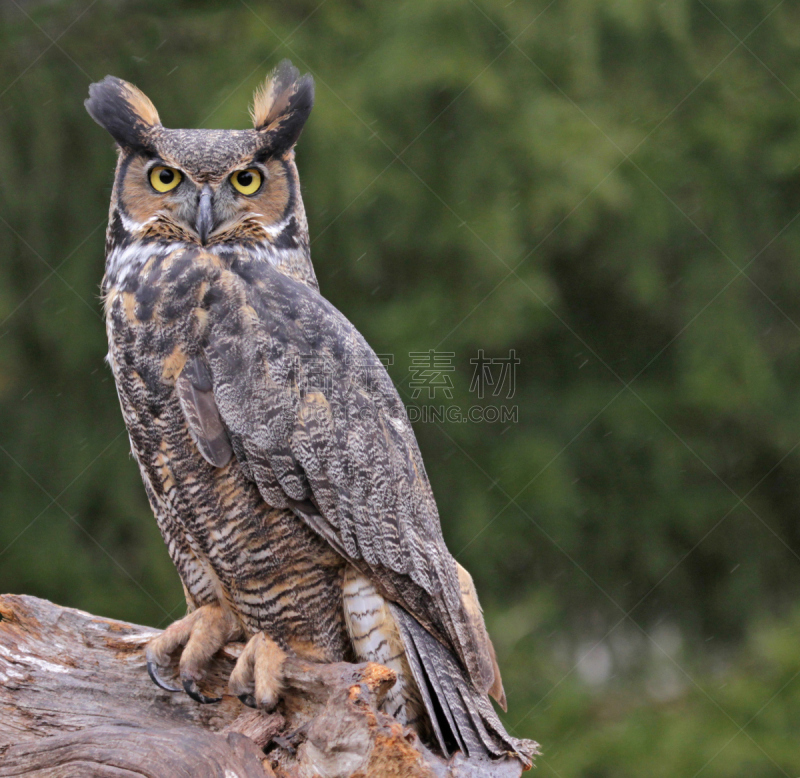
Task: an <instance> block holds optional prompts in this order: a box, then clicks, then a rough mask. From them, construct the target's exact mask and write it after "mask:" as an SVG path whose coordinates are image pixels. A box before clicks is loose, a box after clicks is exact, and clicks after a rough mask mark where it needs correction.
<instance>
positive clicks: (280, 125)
mask: <svg viewBox="0 0 800 778" xmlns="http://www.w3.org/2000/svg"><path fill="white" fill-rule="evenodd" d="M313 105H314V79H313V78H312V77H311V76H310V75H309V74H306V75H305V76H302V77H301V76H300V71H299V70H298V69H297V68H296V67H294V65H292V63H291V62H289V60H288V59H285V60H283V61H282V62H281V63H280V64H279V65H278V67H276V68H275V70H273V71H272V73H270V74H269V75H268V76H267V79H266V81H265V82H264V84H263V85H262V86H261V87H259V88H258V89H257V90H256V93H255V95H254V96H253V107H252V108H251V109H250V115H251V116H252V117H253V125H254V126H255V128H256V129H257V130H258V131H259V132H262V133H263V134H264V140H265V143H264V148H265V151H267V153H269V154H282V153H284V152H286V151H288V150H289V149H290V148H291V147H292V146H294V144H295V143H297V139H298V138H299V137H300V133H301V132H302V131H303V126H304V125H305V123H306V120H307V119H308V116H309V114H310V113H311V108H312V106H313Z"/></svg>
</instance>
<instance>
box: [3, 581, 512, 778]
mask: <svg viewBox="0 0 800 778" xmlns="http://www.w3.org/2000/svg"><path fill="white" fill-rule="evenodd" d="M157 634H159V630H155V629H151V628H147V627H141V626H137V625H135V624H128V623H125V622H121V621H114V620H111V619H104V618H101V617H98V616H92V615H91V614H89V613H84V612H83V611H78V610H74V609H72V608H62V607H60V606H57V605H54V604H52V603H50V602H47V601H46V600H40V599H37V598H35V597H26V596H15V595H4V596H0V778H5V776H26V778H30V777H32V776H36V777H37V778H38V777H39V776H42V777H43V776H54V777H55V778H66V777H67V776H68V777H69V778H72V777H73V776H92V775H97V776H109V777H110V776H115V778H118V777H123V776H124V777H125V778H127V777H128V776H131V777H133V776H146V777H147V778H161V777H162V776H163V777H164V778H167V777H169V778H175V777H176V776H178V777H179V778H183V776H186V778H212V777H213V778H272V777H273V776H277V778H305V777H306V776H312V775H315V776H323V778H350V777H351V776H359V778H361V777H362V776H363V777H364V778H367V777H368V776H376V777H377V776H381V777H382V776H412V777H414V778H417V777H418V778H423V777H425V778H427V777H428V776H435V777H436V778H457V777H458V778H479V777H483V776H487V777H488V776H491V777H492V778H512V777H513V778H517V777H518V776H519V775H520V773H521V771H522V766H521V764H520V763H519V762H517V761H515V760H508V761H503V762H474V761H469V762H468V761H466V760H465V759H464V758H463V757H462V755H461V754H456V755H455V756H454V757H453V758H452V759H451V760H449V761H445V760H444V759H442V758H441V757H439V756H437V755H436V754H434V753H432V752H431V751H430V750H429V749H427V748H426V747H425V745H424V744H423V743H421V742H420V740H419V739H418V737H417V736H416V734H415V733H414V732H413V731H412V730H410V729H408V728H406V727H403V726H402V725H401V724H400V723H399V722H397V721H396V720H394V719H392V718H391V717H389V716H387V715H385V714H384V713H381V712H380V711H379V710H378V705H379V703H380V701H381V699H382V698H383V696H384V695H385V693H386V691H387V690H388V689H389V688H390V687H391V685H392V684H393V683H394V673H393V672H392V671H391V670H389V669H388V668H386V667H383V666H382V665H376V664H373V663H366V664H358V665H355V664H348V663H338V664H317V663H314V662H306V661H303V660H300V659H298V658H295V657H290V658H289V659H288V660H287V662H286V666H285V668H284V670H285V694H284V696H283V699H282V701H281V703H280V705H279V707H278V710H277V711H276V712H273V713H265V712H262V711H254V710H251V709H249V708H246V707H244V706H243V705H242V703H241V702H240V701H239V700H238V699H237V698H236V697H234V696H232V695H230V694H228V693H227V690H226V681H227V678H228V676H229V674H230V671H231V668H232V667H233V663H234V661H235V659H236V657H237V656H238V653H239V652H240V651H241V648H242V646H241V645H240V644H231V645H229V646H228V647H226V649H225V650H224V651H222V652H220V654H219V655H218V657H217V658H216V659H215V663H214V666H213V668H212V671H211V673H210V675H209V677H208V678H207V680H206V682H205V684H204V689H203V690H204V692H205V693H207V694H209V695H215V696H221V697H222V701H221V702H219V703H217V704H213V705H200V704H198V703H196V702H194V701H193V700H191V699H190V698H189V697H188V696H186V695H184V694H182V693H176V694H171V693H169V692H165V691H162V690H161V689H159V688H157V687H156V686H155V685H153V684H152V683H151V681H150V679H149V678H148V675H147V672H146V670H145V659H144V646H145V644H146V643H147V641H148V640H150V638H152V637H154V636H155V635H157ZM173 670H174V668H173Z"/></svg>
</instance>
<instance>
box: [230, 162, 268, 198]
mask: <svg viewBox="0 0 800 778" xmlns="http://www.w3.org/2000/svg"><path fill="white" fill-rule="evenodd" d="M231 183H232V184H233V188H234V189H235V190H236V191H237V192H241V193H242V194H243V195H251V194H255V193H256V192H257V191H258V190H259V188H260V187H261V173H259V172H258V171H257V170H256V169H255V168H254V167H249V168H247V170H237V171H236V172H235V173H234V174H233V175H232V176H231Z"/></svg>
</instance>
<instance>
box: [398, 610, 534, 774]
mask: <svg viewBox="0 0 800 778" xmlns="http://www.w3.org/2000/svg"><path fill="white" fill-rule="evenodd" d="M390 608H391V610H392V614H393V615H394V618H395V622H396V624H397V627H398V629H399V631H400V636H401V637H402V640H403V645H404V647H405V650H406V658H407V659H408V663H409V665H410V667H411V673H412V675H413V676H414V680H415V681H416V683H417V686H418V687H419V690H420V693H421V695H422V699H423V702H424V704H425V709H426V710H427V713H428V717H429V718H430V722H431V729H432V731H433V732H434V733H435V736H436V739H437V741H438V743H439V747H440V748H441V750H442V753H444V755H445V756H448V757H449V756H450V754H451V753H452V752H454V751H462V752H463V753H464V754H465V755H466V756H467V757H469V758H470V759H471V760H473V759H475V760H480V759H498V758H501V757H511V758H516V759H518V760H519V761H520V762H522V764H523V765H524V766H525V768H526V769H527V768H528V767H530V766H531V764H532V762H533V757H534V756H535V755H536V754H538V753H539V748H538V745H537V744H536V743H535V742H533V741H532V740H520V739H518V738H514V737H511V735H509V734H508V733H507V732H506V731H505V728H504V727H503V725H502V723H501V722H500V719H499V718H498V717H497V714H496V713H495V711H494V708H493V707H492V703H491V702H489V698H488V697H487V696H486V695H485V694H481V693H480V692H478V691H476V690H475V688H474V687H473V686H472V684H471V683H470V682H469V680H468V679H467V676H466V673H465V672H464V670H463V669H462V668H461V666H460V665H459V663H458V661H457V660H456V659H455V657H454V656H453V655H452V653H451V652H450V651H449V650H448V649H447V648H445V646H443V645H442V644H441V643H440V642H439V641H438V640H436V638H434V637H433V636H432V635H431V634H429V633H428V632H427V630H425V629H424V628H423V627H422V626H420V624H419V623H418V622H417V620H416V619H415V618H414V617H413V616H411V615H409V614H408V613H407V612H406V611H405V610H404V609H403V608H401V607H400V606H398V605H394V604H391V605H390Z"/></svg>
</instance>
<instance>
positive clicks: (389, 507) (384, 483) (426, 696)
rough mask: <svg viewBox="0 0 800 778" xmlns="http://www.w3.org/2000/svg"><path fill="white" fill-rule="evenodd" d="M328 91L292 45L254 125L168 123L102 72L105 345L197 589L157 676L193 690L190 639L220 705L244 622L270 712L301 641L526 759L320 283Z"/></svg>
mask: <svg viewBox="0 0 800 778" xmlns="http://www.w3.org/2000/svg"><path fill="white" fill-rule="evenodd" d="M313 95H314V87H313V81H312V79H311V78H310V76H304V77H302V78H301V77H300V75H299V73H298V71H297V70H296V69H295V68H294V67H292V66H291V64H290V63H289V62H283V63H281V65H279V66H278V68H277V69H276V71H275V72H274V73H273V74H272V75H271V76H270V77H269V78H268V79H267V81H266V83H265V84H264V86H263V88H262V89H260V90H259V91H258V92H257V93H256V95H255V102H254V107H253V110H252V116H253V122H254V129H252V130H232V131H228V130H170V129H166V128H165V127H163V126H162V125H161V122H160V120H159V117H158V113H157V111H156V109H155V107H154V106H153V104H152V103H151V102H150V100H149V99H148V98H147V97H146V96H145V95H144V94H143V93H142V92H141V91H139V90H138V89H137V88H136V87H134V86H132V85H131V84H128V83H126V82H125V81H121V80H119V79H116V78H113V77H110V76H109V77H106V78H105V79H104V80H103V81H101V82H99V83H96V84H93V85H92V86H91V87H90V96H89V99H88V100H87V101H86V108H87V110H88V111H89V113H90V114H91V116H92V118H94V119H95V121H97V122H98V123H99V124H100V125H101V126H103V127H104V128H105V129H106V130H108V132H109V133H110V134H111V135H112V136H113V138H114V140H115V141H116V142H117V145H118V152H119V157H118V162H117V168H116V173H115V178H114V187H113V192H112V195H111V208H110V214H109V224H108V232H107V238H106V270H105V276H104V279H103V287H102V290H103V296H104V301H105V313H106V328H107V333H108V341H109V353H108V361H109V364H110V365H111V368H112V370H113V373H114V378H115V380H116V385H117V391H118V394H119V399H120V403H121V406H122V413H123V416H124V418H125V424H126V426H127V428H128V433H129V435H130V441H131V449H132V451H133V455H134V457H135V458H136V461H137V462H138V464H139V468H140V470H141V474H142V478H143V479H144V485H145V489H146V490H147V495H148V497H149V500H150V504H151V505H152V508H153V511H154V513H155V516H156V519H157V521H158V525H159V528H160V529H161V533H162V534H163V536H164V540H165V541H166V543H167V547H168V549H169V553H170V555H171V557H172V560H173V562H174V563H175V565H176V567H177V569H178V572H179V573H180V577H181V580H182V581H183V585H184V589H185V593H186V599H187V602H188V606H189V615H188V616H186V617H185V618H183V619H181V620H180V621H178V622H176V623H174V624H172V625H171V626H170V627H169V628H168V629H167V630H166V631H165V632H164V633H163V634H162V635H161V636H160V637H158V638H156V639H154V640H153V641H152V642H151V643H150V644H149V646H148V648H147V660H148V670H149V671H150V674H151V677H152V678H153V680H154V681H155V682H156V683H157V684H159V685H160V686H162V687H163V688H166V689H169V690H171V691H180V689H179V688H178V687H177V686H174V685H172V684H171V683H170V682H167V681H165V680H163V678H162V677H161V675H163V667H164V666H165V665H166V664H167V660H168V657H169V655H170V654H172V653H174V652H177V651H178V650H181V651H182V653H181V658H180V665H179V666H180V678H181V682H182V686H183V689H185V691H186V692H187V693H188V694H189V695H190V696H191V697H192V698H194V699H195V700H197V701H198V702H202V703H207V702H213V701H214V700H212V699H210V698H208V697H207V696H205V695H204V694H203V693H202V692H201V691H200V688H199V687H200V684H201V683H202V680H203V675H204V671H205V669H206V667H207V663H208V661H209V660H210V658H211V657H212V656H213V655H214V653H215V652H216V651H218V650H219V649H220V648H221V647H222V646H223V645H225V643H226V642H228V641H231V640H237V639H245V640H247V643H246V647H245V649H244V652H243V653H242V655H241V657H240V658H239V660H238V662H237V664H236V666H235V668H234V670H233V672H232V674H231V677H230V681H229V688H230V690H231V692H232V693H233V694H236V695H238V696H239V697H240V698H241V699H242V700H243V702H245V703H247V704H250V705H254V706H260V707H266V708H269V707H272V706H274V705H275V704H276V703H277V702H278V699H279V695H280V682H281V672H282V664H283V661H284V658H285V657H286V656H287V654H289V653H292V652H293V653H294V654H296V655H298V656H300V657H304V658H307V659H311V660H316V661H322V662H334V661H343V660H350V661H353V660H357V661H366V660H371V661H376V662H379V663H382V664H384V665H387V666H389V667H391V668H392V669H394V670H395V671H396V672H397V676H398V680H397V682H396V684H395V686H394V687H393V689H392V690H391V691H390V693H389V694H388V695H387V697H386V700H385V701H384V703H383V704H384V706H385V710H386V712H388V713H389V714H391V715H393V716H395V717H396V718H397V719H398V720H400V721H401V722H403V723H405V724H408V725H410V726H413V727H415V728H416V729H417V731H419V732H420V733H421V734H422V735H423V737H427V738H429V740H430V742H432V743H433V744H434V745H438V747H439V748H440V749H441V751H442V752H443V753H444V754H445V755H447V754H449V753H450V752H451V751H454V750H462V751H464V752H466V754H467V755H469V756H473V755H482V756H491V757H500V756H512V757H514V758H517V759H520V760H521V761H522V762H523V763H524V764H526V765H528V764H530V760H531V756H532V753H533V749H534V745H533V744H532V743H531V742H530V741H521V740H517V739H515V738H512V737H511V736H509V735H508V734H507V733H506V731H505V730H504V728H503V726H502V724H501V723H500V721H499V719H498V718H497V716H496V714H495V712H494V709H493V708H492V705H491V703H490V702H489V700H488V697H487V694H490V695H492V696H493V697H494V698H495V699H496V700H497V701H498V702H499V703H500V704H501V705H503V706H505V697H504V693H503V686H502V682H501V680H500V672H499V670H498V667H497V662H496V660H495V655H494V649H493V648H492V643H491V641H490V639H489V636H488V634H487V632H486V629H485V627H484V622H483V617H482V615H481V609H480V605H479V603H478V598H477V595H476V593H475V588H474V586H473V583H472V579H471V578H470V576H469V574H468V573H467V571H466V570H464V568H462V567H461V566H460V565H458V564H457V563H456V561H455V560H454V559H453V557H452V556H451V555H450V553H449V552H448V550H447V548H446V546H445V543H444V540H443V538H442V533H441V528H440V525H439V516H438V513H437V509H436V503H435V502H434V498H433V494H432V491H431V487H430V484H429V482H428V478H427V476H426V474H425V468H424V466H423V464H422V458H421V456H420V452H419V449H418V447H417V442H416V439H415V437H414V432H413V430H412V428H411V425H410V424H409V421H408V418H407V416H406V415H405V413H404V409H403V405H402V403H401V401H400V398H399V396H398V394H397V392H396V390H395V388H394V386H393V385H392V382H391V380H390V378H389V376H388V374H387V373H386V371H385V369H384V368H383V366H382V364H381V363H380V361H379V360H378V358H377V357H376V355H375V353H374V352H373V351H372V349H371V348H370V347H369V345H367V343H366V341H365V340H364V339H363V338H362V337H361V335H360V334H359V333H358V331H357V330H356V329H355V327H353V325H352V324H351V323H350V322H349V321H348V320H347V319H346V318H345V317H344V316H343V315H342V314H341V313H340V312H339V311H338V310H337V309H336V308H334V307H333V305H331V304H330V303H329V302H328V301H327V300H326V299H325V298H324V297H322V296H321V295H320V293H319V287H318V284H317V280H316V277H315V274H314V269H313V267H312V264H311V259H310V254H309V240H308V228H307V223H306V216H305V211H304V208H303V201H302V199H301V196H300V184H299V179H298V173H297V168H296V166H295V161H294V145H295V143H296V141H297V139H298V137H299V135H300V133H301V131H302V129H303V125H304V124H305V122H306V120H307V118H308V116H309V113H310V111H311V106H312V103H313ZM320 366H322V367H321V368H320ZM159 667H161V668H162V670H161V671H159ZM160 672H161V674H159V673H160Z"/></svg>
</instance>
